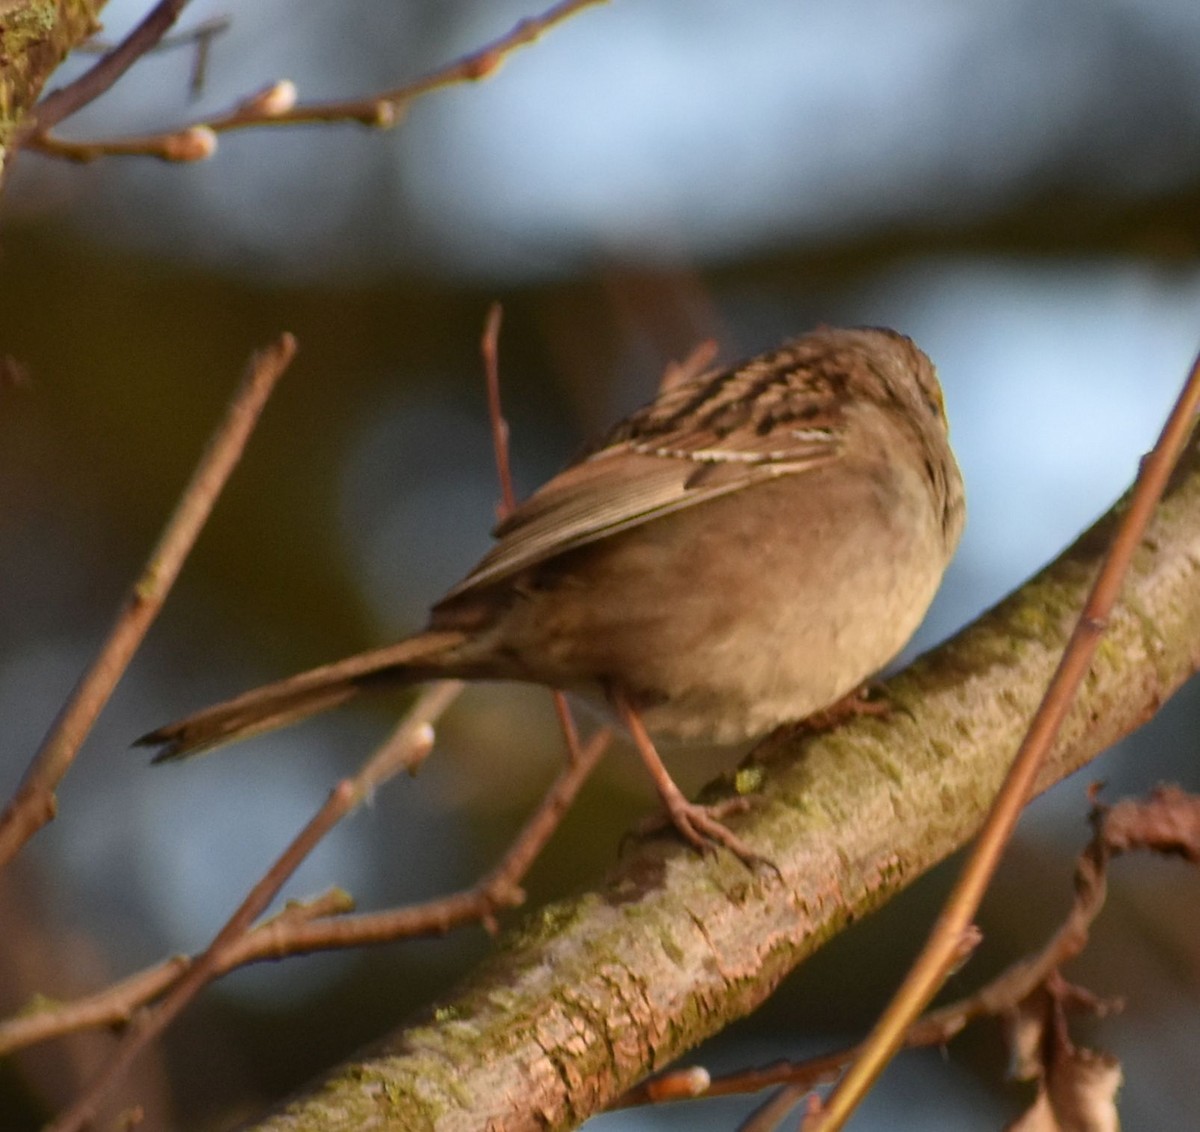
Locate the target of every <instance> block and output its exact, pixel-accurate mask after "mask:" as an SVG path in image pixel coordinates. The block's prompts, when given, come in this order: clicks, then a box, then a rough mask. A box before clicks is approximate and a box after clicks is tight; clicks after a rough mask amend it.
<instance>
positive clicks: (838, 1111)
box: [814, 357, 1200, 1132]
mask: <svg viewBox="0 0 1200 1132" xmlns="http://www.w3.org/2000/svg"><path fill="white" fill-rule="evenodd" d="M1198 406H1200V357H1197V358H1196V360H1195V362H1194V363H1193V364H1192V368H1191V371H1190V372H1189V374H1188V378H1187V381H1186V382H1185V383H1184V386H1183V389H1182V391H1181V392H1180V394H1179V399H1178V400H1177V401H1176V403H1175V406H1174V408H1173V409H1172V410H1171V415H1170V416H1169V417H1168V418H1167V422H1166V424H1165V425H1164V426H1163V430H1162V434H1161V435H1160V436H1159V439H1158V442H1157V443H1156V444H1155V446H1154V449H1153V450H1152V451H1151V452H1150V454H1149V455H1148V456H1147V457H1146V459H1145V460H1144V461H1143V463H1142V467H1141V471H1140V472H1139V474H1138V479H1137V483H1136V484H1135V486H1134V490H1133V495H1132V498H1131V499H1130V502H1129V508H1128V510H1127V512H1126V514H1125V517H1124V520H1123V522H1122V523H1121V525H1120V527H1119V528H1118V530H1117V533H1116V536H1115V537H1114V539H1113V544H1112V547H1111V548H1110V549H1109V552H1108V554H1107V556H1106V558H1105V560H1104V563H1103V565H1102V566H1101V568H1100V573H1099V575H1098V576H1097V578H1096V581H1095V583H1094V585H1093V587H1092V590H1091V593H1090V594H1089V595H1088V600H1087V602H1086V603H1085V605H1084V608H1083V612H1082V613H1081V614H1080V616H1079V620H1078V622H1077V623H1076V625H1075V629H1074V631H1073V632H1072V634H1071V638H1070V640H1069V641H1068V642H1067V647H1066V649H1065V651H1064V652H1063V656H1062V659H1061V661H1060V662H1059V665H1058V668H1057V669H1056V670H1055V673H1054V676H1053V677H1052V678H1051V681H1050V685H1049V687H1048V688H1047V689H1046V694H1045V696H1044V697H1043V699H1042V702H1041V704H1039V706H1038V709H1037V711H1036V712H1035V714H1034V717H1033V720H1032V721H1031V722H1030V725H1029V730H1028V732H1027V733H1026V736H1025V739H1024V740H1023V741H1022V743H1021V746H1020V748H1019V749H1018V751H1017V753H1016V756H1015V757H1014V759H1013V762H1012V765H1011V767H1010V768H1009V771H1008V774H1007V776H1006V777H1005V780H1004V784H1003V786H1002V787H1001V789H1000V792H999V793H998V794H997V796H996V800H995V802H994V803H993V805H992V808H991V811H990V812H989V814H988V817H987V820H986V821H985V822H984V825H983V828H982V830H981V831H980V834H979V837H978V840H977V841H976V843H975V847H974V849H973V850H972V851H971V855H970V857H969V858H968V860H967V862H966V864H965V865H964V867H963V871H962V873H961V875H960V877H959V880H958V883H957V884H956V885H955V887H954V890H953V891H952V892H951V894H950V896H949V898H948V899H947V901H946V905H945V907H944V908H943V910H942V913H941V915H940V916H939V917H938V920H937V922H936V924H935V925H934V928H933V931H932V932H931V933H930V936H929V939H928V941H927V942H926V944H925V947H924V949H923V950H922V952H921V954H920V955H919V956H918V958H917V960H916V962H915V963H914V964H913V966H912V968H911V970H910V971H909V974H908V976H907V977H906V978H905V980H904V982H903V984H902V985H901V987H900V989H899V990H898V991H897V992H896V995H895V997H894V998H893V999H892V1001H891V1002H890V1003H889V1004H888V1007H887V1009H886V1010H885V1011H884V1013H883V1015H882V1016H881V1017H880V1019H879V1021H878V1022H877V1023H876V1024H875V1027H874V1029H873V1030H872V1031H871V1033H870V1035H869V1036H868V1037H867V1040H866V1041H865V1042H864V1043H863V1047H862V1052H861V1054H860V1055H859V1056H858V1057H857V1058H856V1059H855V1061H854V1064H853V1065H851V1066H850V1069H849V1070H848V1071H847V1073H846V1075H845V1076H844V1077H843V1078H842V1079H841V1081H840V1082H839V1083H838V1084H837V1086H836V1087H835V1088H834V1091H833V1092H832V1093H831V1094H830V1097H829V1100H828V1103H827V1105H826V1107H825V1109H824V1111H823V1112H822V1114H821V1116H820V1117H819V1118H817V1119H816V1121H814V1127H815V1128H816V1129H819V1132H836V1130H837V1129H840V1128H842V1127H843V1126H844V1124H845V1122H846V1120H847V1119H849V1116H850V1114H851V1113H852V1112H853V1111H854V1109H855V1108H856V1107H857V1105H858V1104H859V1102H860V1101H861V1100H862V1098H863V1097H864V1096H865V1095H866V1093H867V1091H868V1090H869V1089H870V1087H871V1085H872V1083H873V1082H874V1081H875V1079H876V1078H877V1077H878V1076H879V1074H880V1073H881V1072H882V1071H883V1068H884V1066H885V1065H886V1064H887V1062H888V1061H889V1060H890V1059H891V1057H892V1056H893V1055H894V1054H895V1052H896V1050H898V1049H899V1048H900V1046H901V1044H902V1043H903V1041H904V1034H905V1031H906V1030H907V1029H908V1027H909V1026H910V1025H911V1024H912V1022H913V1021H914V1020H915V1019H916V1018H917V1016H918V1015H919V1014H920V1013H921V1011H922V1010H924V1009H925V1007H926V1006H927V1005H928V1003H929V1002H930V1000H931V999H932V998H933V996H934V995H935V994H936V993H937V991H938V988H940V987H941V985H942V983H943V982H944V981H945V978H946V976H947V975H948V974H949V973H950V970H951V969H952V967H953V965H954V964H955V962H956V955H957V949H958V947H959V942H960V941H961V939H962V937H963V933H964V932H966V931H967V930H968V929H969V928H970V926H971V922H972V920H973V919H974V916H975V913H976V911H977V909H978V908H979V904H980V902H981V901H982V899H983V895H984V893H985V892H986V891H987V886H988V884H989V882H990V881H991V878H992V875H993V874H994V873H995V871H996V866H997V865H998V864H999V862H1000V857H1001V854H1002V853H1003V852H1004V849H1005V847H1006V846H1007V844H1008V841H1009V839H1010V838H1011V836H1012V832H1013V829H1014V828H1015V826H1016V824H1017V819H1018V818H1019V817H1020V814H1021V811H1022V810H1023V809H1024V808H1025V805H1026V803H1027V802H1028V801H1029V799H1030V797H1031V795H1032V793H1033V788H1034V785H1035V783H1036V782H1037V776H1038V773H1039V772H1040V770H1041V768H1042V765H1043V764H1044V762H1045V760H1046V757H1047V755H1048V754H1049V751H1050V748H1051V746H1052V744H1053V742H1054V739H1055V737H1056V736H1057V735H1058V731H1059V728H1060V727H1061V726H1062V723H1063V720H1064V719H1065V718H1066V716H1067V713H1068V711H1069V710H1070V708H1071V705H1072V703H1073V702H1074V698H1075V694H1076V692H1077V690H1078V688H1079V685H1080V683H1081V682H1082V680H1083V678H1084V677H1085V676H1086V675H1087V672H1088V669H1089V667H1090V666H1091V661H1092V656H1093V654H1094V653H1095V651H1096V647H1097V645H1098V644H1099V642H1100V638H1101V636H1102V635H1103V633H1104V630H1105V628H1106V626H1107V623H1108V618H1109V615H1110V614H1111V612H1112V608H1113V605H1114V604H1115V602H1116V600H1117V597H1118V595H1119V593H1120V588H1121V584H1122V582H1123V581H1124V578H1125V575H1126V573H1127V571H1128V569H1129V565H1130V562H1131V561H1132V559H1133V555H1134V553H1135V551H1136V550H1137V548H1138V545H1139V544H1140V542H1141V539H1142V535H1143V533H1144V531H1145V529H1146V524H1147V523H1148V522H1149V521H1150V518H1151V516H1152V515H1153V513H1154V509H1155V507H1157V505H1158V501H1159V499H1160V498H1161V497H1162V493H1163V491H1164V490H1165V489H1166V486H1167V481H1168V479H1169V478H1170V475H1171V471H1172V469H1173V468H1174V467H1175V464H1176V462H1177V460H1178V459H1179V456H1180V454H1181V453H1182V452H1183V449H1184V446H1185V445H1186V443H1187V440H1188V437H1189V436H1190V435H1191V431H1192V426H1193V423H1194V420H1195V417H1196V411H1197V407H1198Z"/></svg>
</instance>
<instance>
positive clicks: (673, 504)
mask: <svg viewBox="0 0 1200 1132" xmlns="http://www.w3.org/2000/svg"><path fill="white" fill-rule="evenodd" d="M839 376H840V375H839V374H838V373H837V371H836V370H834V369H830V368H828V367H824V366H820V365H818V366H816V367H813V366H812V365H811V359H808V358H806V357H804V356H803V354H797V352H796V351H795V350H794V349H791V348H789V347H784V348H783V349H781V350H779V351H777V352H776V353H774V354H768V355H765V356H763V357H760V358H756V359H754V360H753V361H751V362H748V363H746V364H745V365H742V366H739V367H735V368H733V369H729V370H724V371H722V372H719V373H715V374H714V373H707V374H703V375H700V376H699V377H697V378H695V379H693V380H691V381H689V382H687V383H685V384H683V385H680V386H677V387H675V388H672V389H669V390H667V391H666V392H665V393H664V394H663V395H662V396H660V397H659V399H658V400H657V401H655V402H653V403H652V404H650V405H647V406H646V407H645V408H643V409H641V410H639V411H638V412H636V413H634V414H633V415H632V416H630V417H628V418H627V419H626V420H624V421H623V422H622V423H621V424H620V425H618V426H617V427H616V429H614V430H613V432H612V433H611V434H610V435H609V436H608V437H607V438H606V440H605V441H604V443H603V444H602V445H601V447H600V448H599V449H598V450H597V451H595V452H593V453H592V454H591V455H590V456H587V457H585V458H584V459H583V460H581V461H579V462H578V463H576V464H572V465H571V466H570V467H568V468H567V469H566V470H564V471H563V472H560V473H559V474H558V475H557V476H555V477H554V478H553V479H552V480H550V481H549V482H548V483H546V484H545V485H544V486H543V487H541V488H540V489H539V490H538V491H536V492H535V493H534V494H533V495H531V496H530V497H529V498H528V499H527V500H526V501H525V502H524V503H522V504H521V505H520V506H519V507H518V508H517V509H516V510H515V511H514V512H513V513H512V514H511V515H510V516H509V517H508V518H507V519H505V520H504V521H503V522H502V523H501V524H500V525H499V526H498V527H497V528H496V532H495V533H496V536H497V539H498V540H499V541H498V542H497V543H496V545H495V546H494V547H493V548H492V550H491V551H490V552H489V553H488V554H487V555H486V556H485V557H484V558H483V560H482V561H481V562H480V563H479V565H478V566H476V568H475V569H474V570H473V571H472V572H471V573H470V574H469V575H468V576H467V577H466V578H465V579H464V580H463V581H462V582H460V583H459V585H457V586H455V587H454V589H452V590H451V591H450V592H449V593H448V594H447V595H446V599H445V600H450V599H453V598H456V597H458V596H459V595H461V594H463V593H466V592H468V591H470V590H475V589H478V588H481V587H484V586H488V585H491V584H493V583H495V582H497V581H500V580H502V579H504V578H507V577H511V576H512V575H513V574H515V573H517V572H518V571H520V570H524V569H526V568H527V567H530V566H533V565H536V564H537V563H539V562H544V561H545V560H546V559H548V558H551V557H553V556H555V555H558V554H561V553H563V552H565V551H568V550H573V549H575V548H577V547H580V546H585V545H587V544H588V543H591V542H595V541H597V540H598V539H601V538H605V537H607V536H609V535H613V534H616V533H617V532H619V531H625V530H628V529H629V528H631V527H636V526H639V525H641V524H642V523H647V522H649V521H651V520H652V519H657V518H659V517H661V516H663V515H669V514H671V513H672V512H675V511H680V510H682V509H684V508H687V507H693V506H695V505H697V504H699V503H703V502H706V501H707V500H710V499H714V498H716V497H717V496H721V495H727V494H729V493H731V492H734V491H740V490H741V489H742V488H744V487H748V486H750V485H751V484H754V483H758V482H761V481H762V480H764V479H770V478H774V477H776V476H780V475H795V474H797V473H800V472H804V471H807V470H809V469H811V468H815V467H818V466H819V465H821V464H825V463H828V462H829V461H831V460H834V459H836V458H837V457H838V455H839V453H840V452H841V449H842V439H843V434H844V431H845V414H844V404H845V398H844V389H843V388H842V385H841V384H840V382H839V380H838V378H839Z"/></svg>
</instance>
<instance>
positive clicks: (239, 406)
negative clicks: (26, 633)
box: [0, 334, 296, 867]
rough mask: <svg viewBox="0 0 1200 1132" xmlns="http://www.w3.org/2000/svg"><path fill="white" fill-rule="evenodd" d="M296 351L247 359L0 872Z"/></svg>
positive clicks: (171, 579) (32, 825) (78, 698)
mask: <svg viewBox="0 0 1200 1132" xmlns="http://www.w3.org/2000/svg"><path fill="white" fill-rule="evenodd" d="M295 352H296V342H295V339H293V338H292V336H291V335H290V334H285V335H283V336H282V337H281V338H280V339H279V340H278V341H277V342H275V343H274V344H272V345H271V346H268V347H267V348H266V349H265V350H263V351H262V352H261V353H259V354H257V355H255V357H254V358H253V359H252V360H251V362H250V365H249V369H248V371H247V373H246V376H245V377H244V378H243V380H242V384H241V386H240V387H239V388H238V391H237V392H236V393H235V394H234V397H233V400H232V401H231V402H230V405H229V409H228V412H227V413H226V415H225V419H224V420H223V421H222V422H221V424H220V425H219V426H218V427H217V430H216V432H214V434H213V437H212V440H211V441H210V442H209V446H208V449H207V450H206V451H205V453H204V455H203V456H202V457H201V458H200V462H199V464H198V465H197V466H196V470H195V472H194V473H193V474H192V479H191V482H190V483H189V484H188V485H187V487H186V488H185V489H184V492H183V495H182V496H181V497H180V499H179V503H178V504H177V505H176V508H175V513H174V514H173V515H172V516H171V518H170V519H169V520H168V522H167V525H166V527H165V528H164V530H163V533H162V535H161V536H160V538H159V541H158V545H157V546H155V548H154V550H153V551H151V554H150V558H149V560H148V561H147V563H146V565H145V567H144V569H143V570H142V573H141V575H140V576H139V577H138V579H137V580H136V581H135V582H134V584H133V586H132V588H131V589H130V590H129V592H128V594H127V595H126V597H125V600H124V602H123V604H122V607H121V610H120V612H119V613H118V615H117V619H116V621H115V623H114V624H113V627H112V629H111V630H110V632H109V634H108V637H107V638H106V639H105V641H104V643H103V645H102V646H101V647H100V651H99V652H98V653H97V654H96V658H95V659H94V660H93V661H92V663H91V665H89V667H88V669H87V671H86V672H84V674H83V676H82V677H81V678H80V681H79V683H78V684H77V685H76V686H75V689H74V691H73V692H72V693H71V695H70V698H69V699H68V700H67V702H66V704H65V705H64V706H63V709H62V711H61V712H60V713H59V715H58V718H57V719H56V720H55V721H54V724H53V726H52V727H51V728H50V732H49V734H48V735H47V736H46V738H45V739H44V740H43V741H42V745H41V747H40V748H39V749H38V751H37V753H36V754H35V755H34V758H33V761H32V762H31V763H30V765H29V768H28V769H27V770H26V772H25V777H24V778H23V779H22V781H21V785H20V786H19V787H18V788H17V792H16V794H15V795H14V796H13V798H12V800H11V801H10V802H9V803H8V806H7V807H6V808H5V810H4V812H3V814H0V867H3V866H4V865H5V864H7V862H8V861H10V860H11V859H12V858H13V857H14V856H15V855H16V854H17V852H18V851H19V850H20V848H21V846H22V845H24V844H25V842H26V841H28V840H29V839H30V838H31V837H32V836H33V835H34V834H35V833H36V832H37V831H38V830H39V829H41V828H42V826H44V825H45V824H46V823H47V822H48V821H50V820H52V819H53V817H54V813H55V799H54V791H55V789H56V788H57V786H58V784H59V782H61V781H62V779H63V776H64V775H65V774H66V773H67V771H68V770H69V769H70V766H71V763H72V762H73V761H74V759H75V754H76V752H77V751H78V750H79V746H80V744H81V743H82V742H83V740H84V739H85V738H86V737H87V735H88V733H89V732H90V731H91V729H92V726H93V724H94V723H95V722H96V717H97V716H98V715H99V714H100V712H101V710H102V709H103V708H104V705H105V704H106V703H107V702H108V698H109V696H110V695H112V691H113V688H115V687H116V684H117V681H118V680H120V678H121V676H122V674H123V673H124V671H125V669H126V667H127V666H128V665H129V662H130V660H131V659H132V658H133V654H134V653H135V652H136V651H137V648H138V646H139V645H140V644H141V643H142V638H143V637H145V635H146V632H147V630H148V629H149V628H150V626H151V624H153V622H154V619H155V617H157V616H158V612H159V610H160V609H161V608H162V604H163V602H164V601H165V600H166V596H167V593H168V592H169V591H170V589H171V587H172V586H173V585H174V584H175V579H176V578H177V577H178V576H179V571H180V570H181V569H182V567H183V563H184V560H185V559H186V558H187V556H188V554H189V552H190V551H191V548H192V545H193V544H194V543H195V541H196V538H197V537H198V536H199V534H200V531H201V529H202V528H203V527H204V524H205V522H206V521H207V519H208V516H209V513H210V512H211V511H212V509H213V505H214V504H215V503H216V500H217V496H218V495H219V494H220V492H221V489H222V487H224V485H225V481H226V480H227V479H228V478H229V475H230V473H231V472H232V471H233V469H234V468H235V467H236V466H237V462H238V460H239V459H240V457H241V454H242V451H243V450H244V449H245V447H246V442H247V441H248V440H249V439H250V434H251V433H252V432H253V431H254V426H255V425H256V424H257V422H258V418H259V415H260V414H261V413H262V410H263V407H264V406H265V405H266V402H267V398H268V397H269V396H270V394H271V390H272V389H274V387H275V383H276V382H277V381H278V380H279V378H280V377H281V376H282V375H283V372H284V371H285V370H286V369H287V367H288V365H289V364H290V362H291V360H292V358H293V356H294V355H295Z"/></svg>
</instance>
